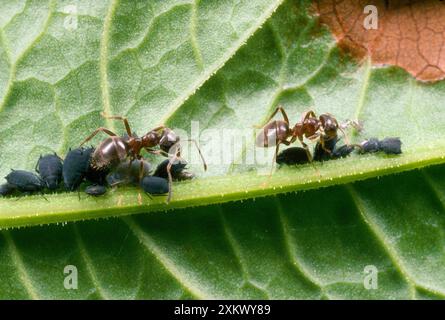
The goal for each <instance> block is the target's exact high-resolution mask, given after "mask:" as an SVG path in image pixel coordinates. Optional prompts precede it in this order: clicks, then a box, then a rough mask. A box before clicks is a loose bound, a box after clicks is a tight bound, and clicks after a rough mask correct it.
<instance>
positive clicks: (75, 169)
mask: <svg viewBox="0 0 445 320" xmlns="http://www.w3.org/2000/svg"><path fill="white" fill-rule="evenodd" d="M93 152H94V148H77V149H74V150H70V151H69V152H68V154H67V155H66V157H65V160H64V162H63V181H64V183H65V187H66V189H68V190H70V191H74V190H76V189H77V188H78V187H79V186H80V184H81V183H82V181H83V180H84V179H85V176H86V174H87V172H88V170H89V167H90V158H91V154H92V153H93Z"/></svg>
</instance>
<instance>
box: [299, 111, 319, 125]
mask: <svg viewBox="0 0 445 320" xmlns="http://www.w3.org/2000/svg"><path fill="white" fill-rule="evenodd" d="M310 117H313V118H316V115H315V112H314V111H312V110H309V111H306V112H304V113H303V114H302V115H301V121H300V123H304V121H305V120H307V119H309V118H310Z"/></svg>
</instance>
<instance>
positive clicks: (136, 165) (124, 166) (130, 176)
mask: <svg viewBox="0 0 445 320" xmlns="http://www.w3.org/2000/svg"><path fill="white" fill-rule="evenodd" d="M141 162H142V163H143V169H142V177H145V176H148V175H149V174H150V172H151V165H150V163H148V162H147V161H145V160H137V159H135V160H133V161H131V160H130V159H127V160H125V161H123V162H121V163H120V164H119V165H118V166H117V167H116V169H114V170H113V172H111V173H110V174H109V175H108V176H107V179H106V180H107V183H108V184H109V185H110V186H115V185H118V184H136V185H137V184H139V181H140V178H139V176H140V174H141V171H140V168H141Z"/></svg>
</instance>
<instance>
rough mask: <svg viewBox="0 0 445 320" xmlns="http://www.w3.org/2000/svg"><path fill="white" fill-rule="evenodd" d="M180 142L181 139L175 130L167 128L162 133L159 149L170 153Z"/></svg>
mask: <svg viewBox="0 0 445 320" xmlns="http://www.w3.org/2000/svg"><path fill="white" fill-rule="evenodd" d="M178 142H179V137H178V136H177V135H176V133H174V132H173V130H171V129H169V128H165V129H164V131H163V132H162V136H161V139H160V140H159V147H160V148H161V149H162V150H163V151H165V152H169V150H170V149H171V148H172V147H173V146H174V145H175V144H177V143H178Z"/></svg>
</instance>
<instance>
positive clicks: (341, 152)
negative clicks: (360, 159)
mask: <svg viewBox="0 0 445 320" xmlns="http://www.w3.org/2000/svg"><path fill="white" fill-rule="evenodd" d="M355 148H356V146H354V145H349V144H344V145H342V146H340V147H337V146H336V147H335V148H334V151H333V152H332V158H333V159H338V158H345V157H347V156H349V155H350V154H351V153H352V152H353V151H354V150H355Z"/></svg>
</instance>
